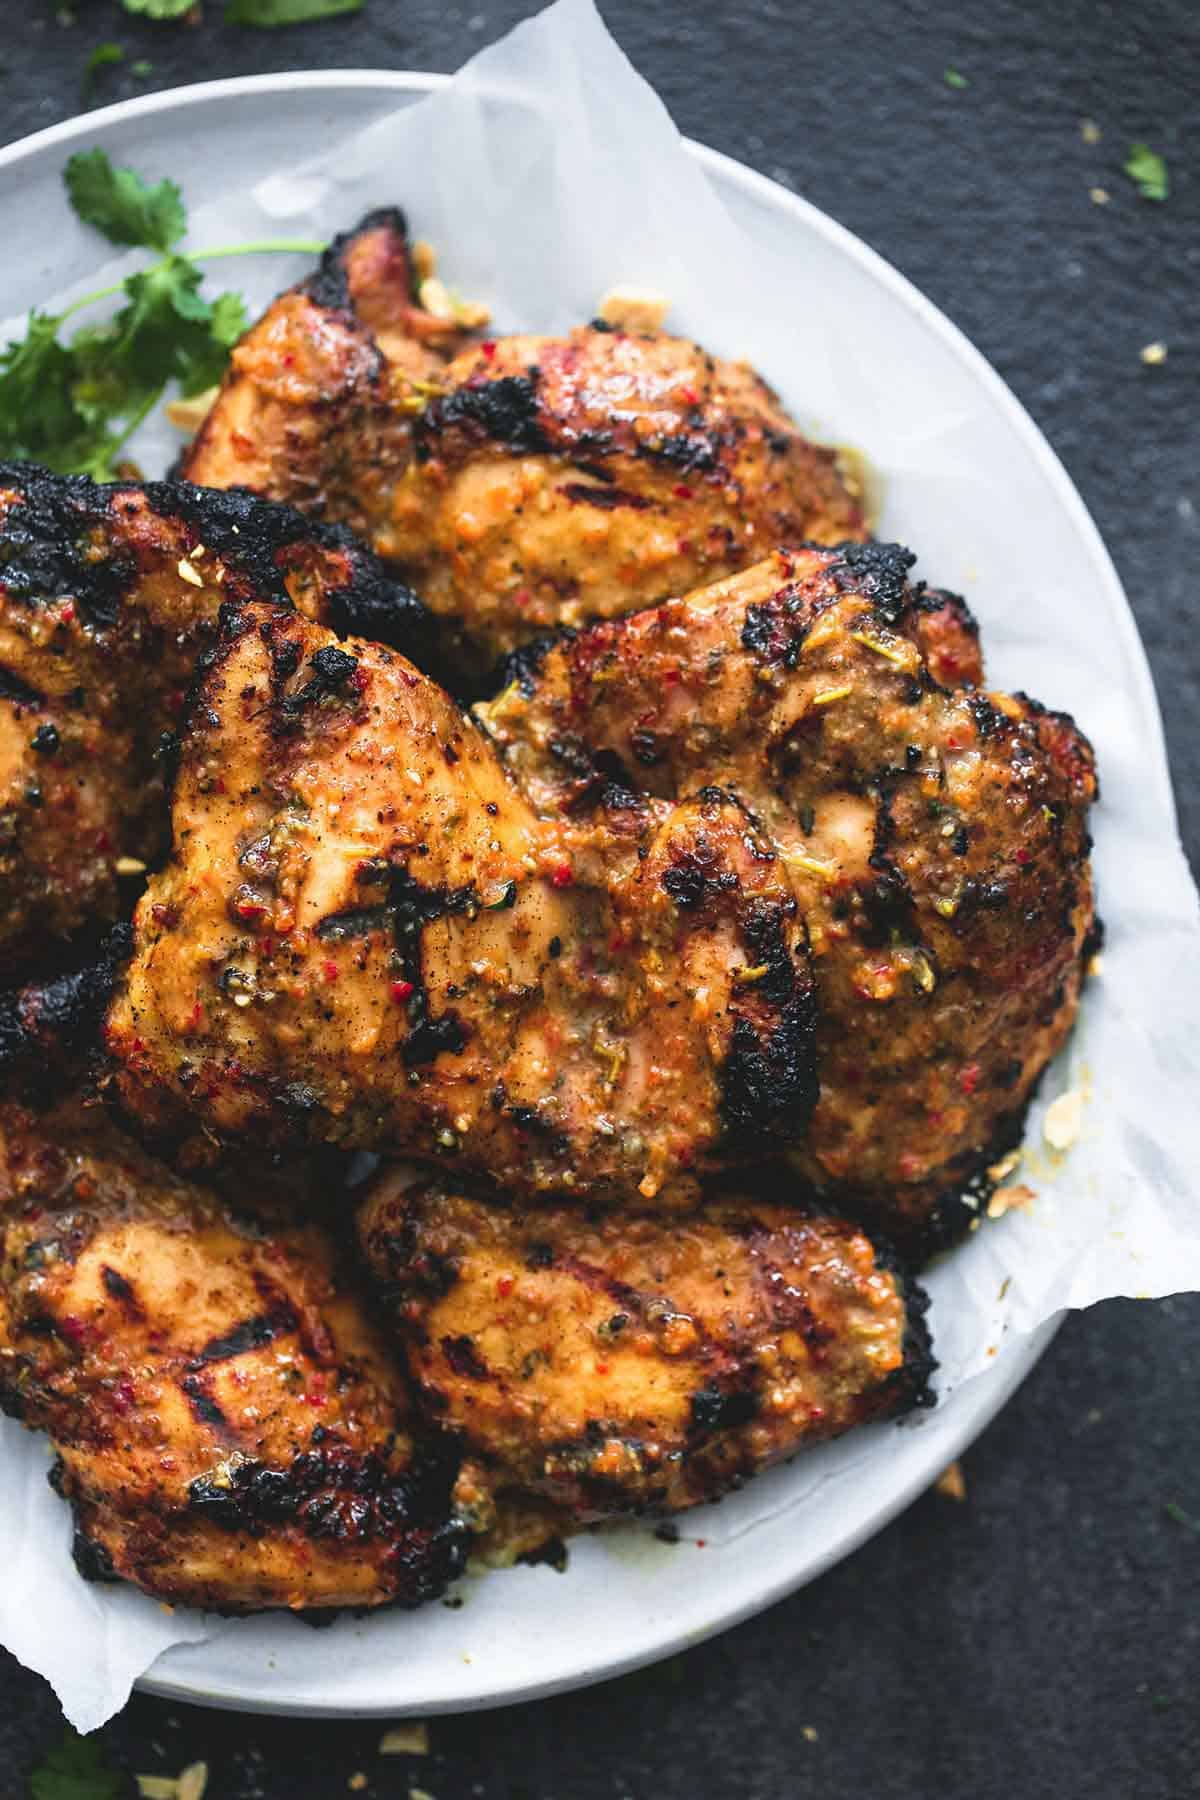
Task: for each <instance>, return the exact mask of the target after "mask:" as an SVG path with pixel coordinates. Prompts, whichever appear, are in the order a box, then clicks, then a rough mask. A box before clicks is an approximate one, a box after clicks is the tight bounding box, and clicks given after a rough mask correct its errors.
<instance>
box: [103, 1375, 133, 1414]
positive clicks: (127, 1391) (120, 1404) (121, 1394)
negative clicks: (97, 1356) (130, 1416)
mask: <svg viewBox="0 0 1200 1800" xmlns="http://www.w3.org/2000/svg"><path fill="white" fill-rule="evenodd" d="M109 1398H110V1400H111V1401H112V1404H113V1406H114V1407H115V1408H116V1410H117V1412H119V1413H127V1412H128V1411H129V1409H130V1407H131V1406H132V1405H133V1402H134V1392H133V1383H132V1382H131V1381H118V1383H117V1385H116V1386H115V1387H114V1388H113V1390H112V1393H111V1394H110V1396H109Z"/></svg>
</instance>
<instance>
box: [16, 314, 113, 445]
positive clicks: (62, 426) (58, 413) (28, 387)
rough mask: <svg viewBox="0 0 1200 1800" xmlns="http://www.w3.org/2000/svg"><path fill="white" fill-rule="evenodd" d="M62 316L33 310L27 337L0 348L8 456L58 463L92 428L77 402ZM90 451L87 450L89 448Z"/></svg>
mask: <svg viewBox="0 0 1200 1800" xmlns="http://www.w3.org/2000/svg"><path fill="white" fill-rule="evenodd" d="M58 326H59V320H58V319H57V318H56V317H55V316H54V315H53V314H51V313H38V312H35V313H31V314H30V316H29V324H28V327H27V329H26V332H25V336H24V337H23V338H22V339H21V340H20V341H19V342H17V343H13V344H9V345H7V346H6V347H5V349H4V350H3V351H0V447H2V448H3V452H4V454H5V455H6V456H10V457H16V458H19V459H21V460H23V461H31V462H45V463H49V464H50V466H51V467H57V466H58V464H57V462H56V461H55V458H56V456H58V455H66V456H67V457H68V459H71V458H73V456H74V452H75V450H76V448H77V447H78V446H79V445H80V444H81V441H82V440H83V439H84V438H86V437H87V436H88V434H89V433H90V431H91V426H90V423H89V421H88V420H87V419H86V418H85V417H84V415H83V414H82V413H81V412H80V411H79V408H78V406H77V405H76V401H75V394H74V381H75V362H74V359H73V357H72V355H71V352H70V351H69V350H67V349H66V348H65V347H64V346H63V345H62V344H60V343H59V341H58V338H57V335H56V333H57V331H58ZM85 453H86V452H85Z"/></svg>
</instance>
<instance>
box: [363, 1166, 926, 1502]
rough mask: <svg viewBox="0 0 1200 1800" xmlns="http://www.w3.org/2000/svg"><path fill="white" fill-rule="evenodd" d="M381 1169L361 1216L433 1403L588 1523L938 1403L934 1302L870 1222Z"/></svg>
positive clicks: (735, 1481)
mask: <svg viewBox="0 0 1200 1800" xmlns="http://www.w3.org/2000/svg"><path fill="white" fill-rule="evenodd" d="M411 1181H412V1177H411V1175H410V1176H408V1177H407V1178H405V1177H403V1176H400V1175H398V1174H396V1173H391V1174H387V1175H385V1176H383V1177H381V1178H380V1180H379V1181H378V1182H377V1183H376V1185H375V1188H374V1190H373V1192H372V1193H371V1194H370V1195H369V1196H368V1198H367V1199H366V1201H365V1203H364V1205H363V1208H362V1211H361V1213H360V1215H359V1230H360V1234H361V1237H362V1243H363V1248H364V1251H365V1253H366V1256H367V1259H368V1262H369V1263H370V1265H371V1267H372V1268H373V1269H374V1271H375V1273H376V1275H377V1276H378V1277H379V1279H380V1281H381V1282H382V1283H383V1293H384V1295H385V1298H386V1304H387V1305H388V1307H389V1309H390V1311H391V1313H392V1316H393V1317H394V1319H395V1321H396V1325H397V1329H398V1331H399V1334H400V1337H401V1340H402V1341H403V1342H404V1343H405V1344H406V1345H407V1347H408V1354H409V1359H410V1365H411V1368H412V1371H413V1374H414V1376H415V1378H416V1381H417V1393H418V1397H419V1398H420V1399H422V1400H423V1402H424V1405H425V1406H426V1408H427V1409H428V1411H429V1413H430V1415H431V1416H432V1417H435V1418H437V1419H438V1420H439V1421H441V1423H442V1424H443V1425H445V1426H446V1427H447V1428H449V1429H450V1430H452V1431H454V1432H456V1433H458V1434H460V1435H461V1437H462V1439H463V1441H464V1443H465V1444H466V1445H467V1446H468V1448H469V1450H470V1451H471V1453H472V1454H473V1455H475V1456H477V1457H478V1458H479V1459H480V1461H481V1462H482V1463H483V1465H484V1466H485V1467H486V1468H488V1469H489V1470H490V1471H491V1473H492V1474H493V1476H494V1478H495V1479H496V1481H497V1482H498V1483H500V1484H501V1485H503V1484H505V1483H508V1484H515V1485H517V1486H519V1487H520V1488H522V1489H525V1490H530V1491H532V1492H534V1493H538V1494H542V1495H544V1496H546V1497H547V1498H548V1499H550V1500H551V1501H553V1502H554V1503H555V1504H556V1505H557V1506H560V1507H562V1508H563V1509H564V1510H565V1511H566V1512H567V1514H568V1515H569V1516H570V1517H573V1518H574V1519H576V1520H582V1519H588V1518H594V1517H602V1516H604V1515H606V1514H611V1513H614V1512H628V1511H635V1512H637V1511H643V1510H647V1509H649V1510H654V1511H663V1510H667V1511H670V1510H675V1509H677V1508H680V1507H686V1506H692V1505H694V1504H695V1503H696V1502H698V1501H702V1500H711V1499H714V1498H716V1497H717V1496H718V1495H719V1494H721V1493H723V1492H724V1491H726V1490H727V1489H729V1488H730V1487H734V1486H737V1485H739V1484H740V1483H741V1482H742V1481H743V1480H744V1479H745V1478H746V1477H747V1476H749V1475H751V1474H753V1473H754V1472H755V1471H756V1470H759V1469H762V1468H765V1467H766V1466H767V1465H769V1464H770V1463H773V1462H777V1461H780V1460H781V1459H783V1458H785V1457H788V1456H791V1455H793V1454H795V1452H796V1451H797V1450H800V1449H802V1448H803V1447H804V1446H805V1445H807V1444H809V1443H812V1442H815V1441H817V1440H819V1439H821V1438H826V1437H832V1436H834V1435H836V1434H837V1433H838V1432H842V1431H845V1430H846V1429H847V1428H848V1427H849V1426H852V1425H856V1424H860V1423H862V1422H864V1421H866V1420H868V1419H875V1418H883V1417H885V1416H888V1415H892V1414H895V1413H897V1412H899V1411H903V1410H904V1409H905V1408H906V1407H909V1406H912V1405H913V1404H914V1403H918V1402H920V1401H921V1400H922V1399H923V1398H924V1397H925V1380H926V1377H927V1376H928V1374H929V1372H930V1367H931V1364H930V1360H929V1356H928V1340H927V1337H926V1334H925V1331H924V1325H923V1321H922V1317H921V1315H922V1311H923V1307H924V1300H923V1297H922V1296H921V1295H920V1293H919V1291H916V1290H912V1289H910V1288H908V1287H906V1284H905V1283H904V1281H903V1280H902V1279H901V1277H900V1276H899V1275H898V1274H897V1273H896V1272H895V1271H894V1270H893V1269H892V1268H891V1267H889V1266H888V1265H887V1264H885V1263H884V1262H883V1260H882V1259H881V1257H880V1256H879V1254H878V1252H877V1251H876V1250H874V1249H873V1248H872V1246H871V1244H870V1243H869V1242H868V1241H867V1239H866V1238H865V1237H864V1236H863V1235H862V1233H861V1232H860V1231H857V1230H856V1229H855V1228H854V1227H853V1226H850V1225H847V1224H844V1223H842V1222H841V1221H839V1220H836V1219H826V1218H817V1217H807V1216H805V1214H804V1213H802V1212H798V1211H797V1210H796V1209H795V1208H794V1206H786V1205H783V1204H776V1203H772V1202H770V1201H764V1200H761V1199H755V1200H751V1199H748V1198H745V1197H744V1196H741V1195H739V1196H737V1197H733V1198H722V1199H719V1200H712V1201H710V1202H709V1203H707V1204H706V1205H705V1207H704V1208H703V1209H702V1210H701V1211H700V1212H698V1213H695V1214H689V1215H687V1216H685V1217H683V1218H679V1219H674V1218H672V1219H666V1218H663V1217H661V1216H658V1217H655V1216H653V1215H648V1214H641V1215H638V1214H627V1213H622V1214H617V1213H609V1214H608V1215H606V1216H604V1217H598V1216H594V1215H591V1214H589V1213H588V1212H587V1211H586V1210H571V1211H568V1210H565V1209H562V1208H535V1209H531V1210H528V1211H510V1210H507V1209H505V1208H501V1207H497V1206H489V1205H485V1204H483V1203H481V1202H480V1201H478V1200H474V1199H468V1198H465V1197H464V1196H463V1195H462V1194H461V1193H458V1192H456V1191H455V1190H454V1189H453V1188H449V1187H446V1186H444V1185H441V1184H433V1185H425V1186H412V1185H407V1183H411Z"/></svg>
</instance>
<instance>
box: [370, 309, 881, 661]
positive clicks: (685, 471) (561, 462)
mask: <svg viewBox="0 0 1200 1800" xmlns="http://www.w3.org/2000/svg"><path fill="white" fill-rule="evenodd" d="M442 385H443V388H444V391H443V392H442V393H441V394H439V395H438V397H437V398H435V399H434V400H432V401H431V402H430V404H429V405H428V406H427V407H426V409H425V411H424V412H423V413H422V414H421V415H420V416H419V417H418V419H417V420H416V422H415V424H414V428H413V429H414V437H415V445H416V462H415V465H414V467H413V469H412V471H411V474H410V476H409V478H408V480H406V481H405V482H403V483H402V484H400V485H399V486H398V487H397V489H396V492H395V496H394V502H393V508H392V517H391V520H390V522H389V524H388V525H387V526H386V527H384V528H383V529H381V530H377V531H376V533H375V535H374V539H373V542H374V544H375V546H376V548H377V549H378V551H379V553H380V554H381V555H382V556H384V557H385V558H388V559H390V560H393V561H396V562H398V563H399V564H400V566H401V567H402V568H403V569H404V570H405V572H406V574H407V575H409V577H410V578H411V579H412V580H413V581H414V582H415V584H416V585H417V587H418V589H419V591H420V593H421V596H422V598H423V599H424V600H425V601H426V603H427V604H428V605H429V607H430V608H431V609H432V610H433V611H434V612H435V613H436V614H437V615H439V616H440V617H444V618H446V619H447V620H449V621H452V622H456V623H457V624H458V626H459V629H460V632H461V640H462V647H463V648H462V654H463V656H464V657H469V656H470V654H471V653H472V652H474V653H476V654H482V655H483V656H484V657H485V658H488V659H491V660H494V659H495V658H497V657H498V656H500V655H503V654H505V653H506V652H508V651H510V650H513V649H516V648H517V647H518V646H519V645H521V644H524V643H528V642H529V640H530V639H531V638H533V637H535V636H537V635H538V634H539V633H540V632H544V631H546V630H547V629H548V628H550V627H552V626H556V625H560V624H567V625H575V624H578V623H579V622H580V621H581V620H584V619H589V618H611V617H613V616H614V615H616V614H619V613H627V612H632V611H633V610H634V609H635V608H637V607H640V606H645V605H647V604H648V603H650V602H651V601H654V600H660V599H662V598H664V597H665V596H666V595H668V594H679V593H684V592H686V591H687V589H688V588H690V587H694V586H696V585H697V583H699V582H701V581H707V580H713V579H715V578H717V577H718V576H721V575H726V574H729V573H731V572H732V571H733V570H735V569H740V568H743V567H745V566H746V565H747V564H749V563H752V562H755V561H757V560H758V558H759V557H760V556H761V555H762V554H763V552H764V551H766V550H768V549H772V548H774V546H775V545H777V544H783V543H802V542H804V541H805V540H809V539H811V540H814V541H816V542H819V543H837V542H839V541H841V540H842V539H844V538H860V537H863V536H865V535H866V528H865V522H864V518H863V513H862V509H861V507H860V505H859V503H858V501H857V499H855V498H854V496H853V495H852V494H851V492H850V490H849V488H848V487H847V485H846V481H845V479H844V477H843V475H842V473H841V472H840V471H839V468H838V459H837V454H836V452H835V451H833V450H829V449H824V448H822V447H820V446H818V445H815V444H811V443H809V441H808V440H807V439H806V438H804V437H802V436H801V435H800V433H799V432H798V431H797V429H796V427H795V425H794V424H793V422H792V421H791V420H790V419H789V418H788V416H787V414H786V413H785V412H784V411H783V409H782V407H781V405H780V403H779V400H778V398H777V397H776V395H775V394H773V393H772V391H771V390H770V388H768V387H767V385H766V383H765V382H764V381H762V380H761V379H760V378H759V377H758V376H757V375H756V374H755V373H754V371H753V370H752V369H751V368H750V367H749V366H748V365H747V364H745V363H733V362H724V361H719V360H718V359H716V358H715V357H712V356H710V355H709V354H708V353H707V352H706V351H704V350H702V349H700V347H699V346H698V345H696V344H693V343H690V342H688V341H687V340H686V339H683V338H676V337H669V336H666V335H658V336H653V337H644V336H631V335H629V334H627V333H624V332H618V331H600V330H596V329H594V328H585V329H581V330H578V331H573V332H572V333H571V334H570V336H569V337H567V338H546V337H507V338H500V339H498V340H496V341H495V342H493V343H488V344H483V345H476V346H474V347H472V348H470V349H468V350H465V351H464V352H463V353H462V355H461V356H459V357H458V358H457V359H456V360H455V361H454V362H453V363H452V364H451V365H450V367H449V369H448V370H447V371H446V373H445V376H444V379H443V384H442Z"/></svg>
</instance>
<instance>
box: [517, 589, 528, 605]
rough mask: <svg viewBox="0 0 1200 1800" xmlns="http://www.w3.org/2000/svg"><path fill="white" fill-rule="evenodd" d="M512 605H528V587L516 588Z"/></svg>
mask: <svg viewBox="0 0 1200 1800" xmlns="http://www.w3.org/2000/svg"><path fill="white" fill-rule="evenodd" d="M513 605H514V606H528V605H529V589H528V588H518V589H517V591H516V593H515V594H514V595H513Z"/></svg>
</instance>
